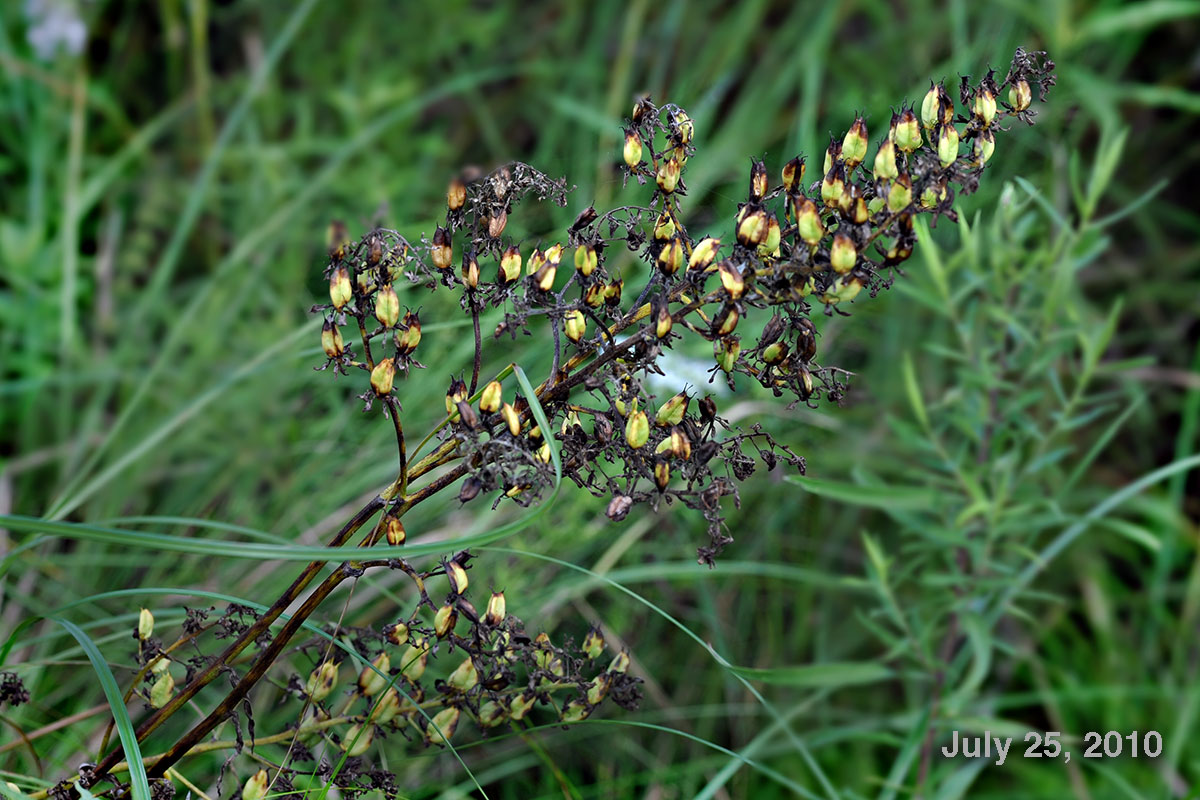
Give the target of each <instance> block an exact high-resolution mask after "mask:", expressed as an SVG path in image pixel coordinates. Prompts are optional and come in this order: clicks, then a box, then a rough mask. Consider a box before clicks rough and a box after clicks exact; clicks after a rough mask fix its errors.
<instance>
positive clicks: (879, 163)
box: [875, 139, 900, 181]
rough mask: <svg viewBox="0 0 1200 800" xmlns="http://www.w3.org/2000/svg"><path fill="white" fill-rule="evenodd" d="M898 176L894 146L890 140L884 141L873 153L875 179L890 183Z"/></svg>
mask: <svg viewBox="0 0 1200 800" xmlns="http://www.w3.org/2000/svg"><path fill="white" fill-rule="evenodd" d="M898 174H900V173H899V172H898V171H897V169H896V145H895V143H894V142H892V140H891V139H884V140H883V144H881V145H879V151H878V152H877V153H875V179H876V180H887V181H890V180H892V179H893V178H895V177H896V176H897V175H898Z"/></svg>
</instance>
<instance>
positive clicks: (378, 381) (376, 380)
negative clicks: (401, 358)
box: [371, 358, 396, 397]
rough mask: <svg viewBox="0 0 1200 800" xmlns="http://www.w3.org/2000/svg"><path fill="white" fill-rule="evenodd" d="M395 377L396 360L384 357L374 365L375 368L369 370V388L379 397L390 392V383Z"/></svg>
mask: <svg viewBox="0 0 1200 800" xmlns="http://www.w3.org/2000/svg"><path fill="white" fill-rule="evenodd" d="M395 379H396V362H395V360H394V359H391V358H385V359H383V360H382V361H380V362H379V363H378V364H376V365H375V369H373V370H371V388H372V389H374V390H375V394H377V395H379V396H380V397H382V396H383V395H386V394H390V393H391V391H392V383H393V382H394V381H395Z"/></svg>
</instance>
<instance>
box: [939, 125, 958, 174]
mask: <svg viewBox="0 0 1200 800" xmlns="http://www.w3.org/2000/svg"><path fill="white" fill-rule="evenodd" d="M937 152H938V161H939V162H941V165H942V166H943V167H948V166H950V165H951V164H953V163H954V162H955V161H956V160H957V159H958V131H957V130H956V129H955V127H954V126H953V125H943V126H942V129H941V131H940V132H939V133H938V144H937Z"/></svg>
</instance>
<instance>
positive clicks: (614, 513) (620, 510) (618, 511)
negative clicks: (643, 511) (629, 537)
mask: <svg viewBox="0 0 1200 800" xmlns="http://www.w3.org/2000/svg"><path fill="white" fill-rule="evenodd" d="M631 508H633V498H632V497H630V496H628V495H624V494H618V495H614V496H613V499H612V500H609V501H608V508H607V509H606V510H605V512H604V513H605V516H607V517H608V518H609V519H611V520H612V521H613V522H620V521H621V520H623V519H625V517H626V515H627V514H629V509H631Z"/></svg>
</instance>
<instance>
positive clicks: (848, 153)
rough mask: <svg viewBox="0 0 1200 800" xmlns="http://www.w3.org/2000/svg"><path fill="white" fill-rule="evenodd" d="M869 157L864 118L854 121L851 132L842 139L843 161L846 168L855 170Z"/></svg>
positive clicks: (847, 132)
mask: <svg viewBox="0 0 1200 800" xmlns="http://www.w3.org/2000/svg"><path fill="white" fill-rule="evenodd" d="M866 157H867V123H866V122H865V121H864V120H863V118H862V117H858V118H857V119H855V120H854V124H853V125H851V126H850V130H848V131H846V136H845V138H843V139H842V160H843V161H845V162H846V166H847V167H849V168H850V169H854V168H855V167H857V166H858V165H859V164H861V163H862V162H863V160H864V159H865V158H866Z"/></svg>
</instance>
